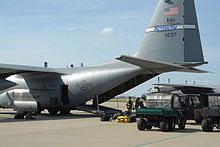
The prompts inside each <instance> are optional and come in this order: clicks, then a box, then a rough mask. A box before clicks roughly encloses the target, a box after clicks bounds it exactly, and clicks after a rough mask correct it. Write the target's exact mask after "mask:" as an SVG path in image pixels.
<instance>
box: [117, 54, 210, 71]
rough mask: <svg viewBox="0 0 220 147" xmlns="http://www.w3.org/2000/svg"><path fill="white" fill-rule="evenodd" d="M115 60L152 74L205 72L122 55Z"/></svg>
mask: <svg viewBox="0 0 220 147" xmlns="http://www.w3.org/2000/svg"><path fill="white" fill-rule="evenodd" d="M116 59H117V60H120V61H123V62H127V63H130V64H133V65H137V66H139V67H141V68H144V69H146V70H148V71H151V72H153V73H162V72H170V71H179V72H194V73H206V72H207V71H202V70H199V69H196V68H193V67H186V66H182V65H178V64H172V63H166V62H159V61H152V60H143V59H139V58H136V57H131V56H125V55H122V56H121V57H119V58H116Z"/></svg>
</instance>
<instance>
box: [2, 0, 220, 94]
mask: <svg viewBox="0 0 220 147" xmlns="http://www.w3.org/2000/svg"><path fill="white" fill-rule="evenodd" d="M157 2H158V0H136V1H134V0H0V3H1V4H0V33H1V35H0V63H10V64H20V65H32V66H43V62H44V61H48V62H49V66H50V67H58V68H60V67H66V66H67V65H70V64H74V66H79V65H80V63H81V62H83V63H84V66H90V65H94V64H97V63H102V62H105V61H110V60H112V59H114V58H116V57H119V56H120V55H122V54H126V55H132V54H134V53H135V52H136V51H137V49H138V48H139V46H140V43H141V41H142V39H143V37H144V34H145V30H146V27H147V26H148V24H149V22H150V19H151V17H152V15H153V13H154V10H155V8H156V5H157ZM195 2H196V9H197V15H198V21H199V27H200V34H201V40H202V45H203V51H204V56H205V60H206V61H208V62H209V64H208V65H205V66H202V67H199V68H200V69H203V70H208V71H211V72H213V73H210V74H189V73H167V74H162V75H160V78H161V82H163V83H167V79H168V78H170V79H171V82H172V83H182V84H183V83H185V80H188V83H193V81H196V83H197V84H202V85H207V84H208V85H219V84H220V29H219V26H220V15H219V14H220V9H219V1H217V0H210V1H205V0H195ZM156 82H157V78H154V79H152V80H150V81H148V82H146V83H144V84H142V85H140V86H138V87H137V88H134V89H133V90H130V91H129V92H127V93H125V94H124V95H136V96H139V95H141V94H142V93H144V92H146V91H147V89H148V88H150V87H151V84H152V83H156Z"/></svg>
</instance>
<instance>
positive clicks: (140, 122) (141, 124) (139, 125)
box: [137, 118, 146, 131]
mask: <svg viewBox="0 0 220 147" xmlns="http://www.w3.org/2000/svg"><path fill="white" fill-rule="evenodd" d="M145 126H146V121H145V120H144V119H143V118H141V119H139V120H138V121H137V128H138V130H139V131H144V130H145Z"/></svg>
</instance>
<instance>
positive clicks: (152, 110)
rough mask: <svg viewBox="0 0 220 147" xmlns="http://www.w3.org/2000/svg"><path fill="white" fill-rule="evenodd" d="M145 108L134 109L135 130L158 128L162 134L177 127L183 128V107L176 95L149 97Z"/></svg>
mask: <svg viewBox="0 0 220 147" xmlns="http://www.w3.org/2000/svg"><path fill="white" fill-rule="evenodd" d="M146 101H147V107H146V108H140V109H136V117H137V118H138V121H137V128H138V130H140V131H144V130H146V129H147V130H150V129H151V128H152V127H158V128H160V129H161V130H162V131H163V132H167V131H172V130H174V129H175V126H176V125H178V126H179V129H184V128H185V123H186V116H185V115H184V111H185V108H184V105H183V103H182V102H181V99H180V97H179V96H178V95H176V94H165V93H161V94H160V95H158V94H157V95H153V94H151V95H149V96H148V97H147V98H146Z"/></svg>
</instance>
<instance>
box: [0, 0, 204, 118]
mask: <svg viewBox="0 0 220 147" xmlns="http://www.w3.org/2000/svg"><path fill="white" fill-rule="evenodd" d="M203 64H207V62H204V57H203V52H202V46H201V41H200V34H199V27H198V23H197V16H196V11H195V5H194V0H159V3H158V6H157V8H156V11H155V13H154V15H153V18H152V20H151V22H150V25H149V27H148V28H147V29H146V34H145V36H144V39H143V42H142V44H141V46H140V48H139V50H138V51H137V53H136V54H134V55H133V56H125V55H122V56H121V57H119V58H116V60H113V61H111V62H107V63H103V64H99V65H94V66H91V67H83V68H80V67H74V68H58V69H57V68H46V67H32V66H20V65H11V64H0V78H1V79H0V83H1V84H0V90H1V92H0V93H1V94H0V107H2V108H13V109H14V110H15V111H17V112H18V114H17V115H15V117H14V118H15V119H22V118H24V115H25V113H27V112H32V113H33V112H39V111H43V110H44V109H47V110H48V111H49V113H50V114H57V113H58V112H59V111H60V113H63V114H68V113H69V112H70V110H72V109H75V107H76V106H80V105H83V104H84V103H86V102H87V101H89V100H91V99H94V105H96V104H101V103H103V102H106V101H108V100H109V99H112V98H114V97H115V96H116V95H119V94H121V93H123V92H126V91H128V90H130V89H131V88H133V87H135V86H137V85H139V84H141V83H143V82H145V81H147V80H149V79H151V78H153V77H155V76H157V75H159V74H161V73H165V72H172V71H178V72H195V73H203V72H205V71H202V70H199V69H196V68H194V67H196V66H200V65H203Z"/></svg>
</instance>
